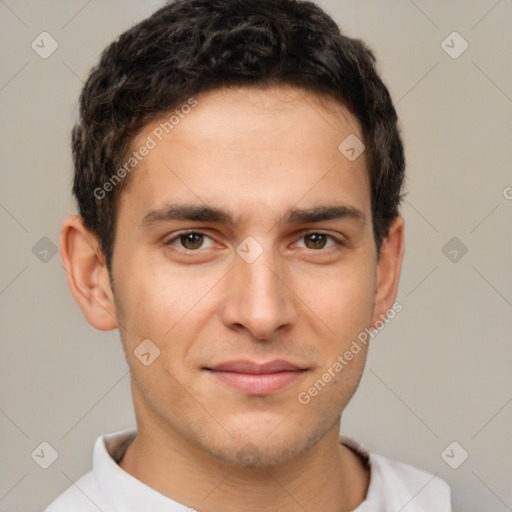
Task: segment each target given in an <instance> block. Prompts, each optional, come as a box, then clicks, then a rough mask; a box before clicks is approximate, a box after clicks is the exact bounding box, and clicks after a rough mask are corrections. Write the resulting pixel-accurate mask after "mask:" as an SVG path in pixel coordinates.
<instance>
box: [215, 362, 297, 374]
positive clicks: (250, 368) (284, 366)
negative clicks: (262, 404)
mask: <svg viewBox="0 0 512 512" xmlns="http://www.w3.org/2000/svg"><path fill="white" fill-rule="evenodd" d="M208 369H209V370H214V371H223V372H235V373H249V374H253V375H262V374H268V373H278V372H293V371H300V370H303V368H299V367H298V366H295V365H294V364H292V363H289V362H288V361H284V360H281V359H278V360H275V361H270V362H268V363H264V364H257V363H253V362H251V361H230V362H228V363H221V364H219V365H217V366H213V367H212V368H208Z"/></svg>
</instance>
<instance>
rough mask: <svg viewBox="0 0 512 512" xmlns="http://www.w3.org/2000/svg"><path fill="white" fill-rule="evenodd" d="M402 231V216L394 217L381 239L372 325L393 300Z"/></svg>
mask: <svg viewBox="0 0 512 512" xmlns="http://www.w3.org/2000/svg"><path fill="white" fill-rule="evenodd" d="M404 231H405V229H404V220H403V219H402V217H396V218H395V219H394V220H393V222H392V224H391V226H390V229H389V233H388V236H387V237H386V238H385V239H384V240H383V241H382V245H381V248H380V258H379V263H378V265H377V282H376V289H375V308H374V311H373V318H372V326H373V325H375V322H376V321H377V320H382V319H383V318H381V316H380V315H384V316H385V315H386V312H387V311H388V310H390V309H391V308H392V307H393V304H394V302H395V299H396V294H397V290H398V283H399V281H400V271H401V269H402V260H403V255H404V238H405V237H404Z"/></svg>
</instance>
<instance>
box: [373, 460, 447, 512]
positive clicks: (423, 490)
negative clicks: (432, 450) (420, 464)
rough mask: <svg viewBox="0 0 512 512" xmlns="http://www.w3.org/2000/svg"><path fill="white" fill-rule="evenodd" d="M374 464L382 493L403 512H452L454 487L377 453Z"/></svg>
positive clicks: (435, 476)
mask: <svg viewBox="0 0 512 512" xmlns="http://www.w3.org/2000/svg"><path fill="white" fill-rule="evenodd" d="M370 464H371V467H372V472H375V476H376V478H378V479H379V480H380V486H377V488H379V487H380V491H381V494H384V495H386V496H387V497H388V499H389V500H391V501H393V502H394V503H395V504H396V506H398V507H399V509H400V510H403V512H413V511H414V512H422V511H430V510H436V512H450V511H451V497H450V487H449V485H448V484H447V483H446V482H445V481H444V480H442V479H441V478H439V477H438V476H437V475H433V474H431V473H428V472H426V471H423V470H421V469H418V468H416V467H414V466H411V465H409V464H405V463H403V462H398V461H396V460H391V459H388V458H386V457H383V456H382V455H378V454H373V453H372V454H370Z"/></svg>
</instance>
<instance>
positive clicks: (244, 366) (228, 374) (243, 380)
mask: <svg viewBox="0 0 512 512" xmlns="http://www.w3.org/2000/svg"><path fill="white" fill-rule="evenodd" d="M204 370H206V371H207V372H208V373H210V374H211V375H212V377H213V378H214V379H216V380H219V381H220V382H221V383H222V384H224V385H227V386H228V387H231V388H235V389H236V390H238V391H240V392H241V393H244V394H247V395H256V396H264V395H270V394H273V393H277V392H279V391H282V390H284V389H285V388H287V387H289V386H291V385H292V384H294V383H296V382H297V381H298V380H299V379H301V378H302V377H303V376H304V374H305V373H306V372H307V371H308V369H307V368H302V367H299V366H296V365H294V364H292V363H290V362H288V361H284V360H281V359H280V360H275V361H269V362H267V363H264V364H258V363H255V362H252V361H230V362H226V363H221V364H219V365H216V366H213V367H206V368H204Z"/></svg>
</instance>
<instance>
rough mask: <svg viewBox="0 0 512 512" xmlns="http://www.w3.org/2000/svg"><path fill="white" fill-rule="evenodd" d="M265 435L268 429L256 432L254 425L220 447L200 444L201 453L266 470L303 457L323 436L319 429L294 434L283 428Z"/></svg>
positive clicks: (256, 428) (296, 426) (218, 444)
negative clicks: (205, 452) (204, 452)
mask: <svg viewBox="0 0 512 512" xmlns="http://www.w3.org/2000/svg"><path fill="white" fill-rule="evenodd" d="M294 427H295V428H296V429H298V428H300V427H303V425H299V424H295V425H294ZM268 432H269V429H268V428H267V429H263V428H260V429H259V428H258V425H253V426H252V428H250V427H249V428H248V429H246V430H245V431H242V432H239V434H238V435H233V437H232V438H229V439H228V440H226V438H224V439H223V442H224V443H223V444H221V443H215V444H210V443H208V445H206V443H201V445H202V449H203V450H204V451H207V452H208V453H210V455H212V456H213V457H215V458H216V459H219V460H221V461H223V462H227V463H229V464H236V465H238V466H244V467H247V468H266V467H271V466H277V465H280V464H285V463H287V462H289V461H291V460H293V459H295V458H297V457H299V456H301V455H303V454H304V453H305V452H307V451H308V450H309V449H311V448H312V447H313V446H314V445H315V444H316V443H317V442H318V441H319V440H320V439H321V438H322V437H323V435H324V434H325V432H324V431H318V430H315V431H312V432H305V431H304V430H302V431H295V432H293V431H290V430H289V429H285V428H283V429H282V430H281V432H279V434H277V431H275V432H272V433H270V434H269V433H268Z"/></svg>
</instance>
